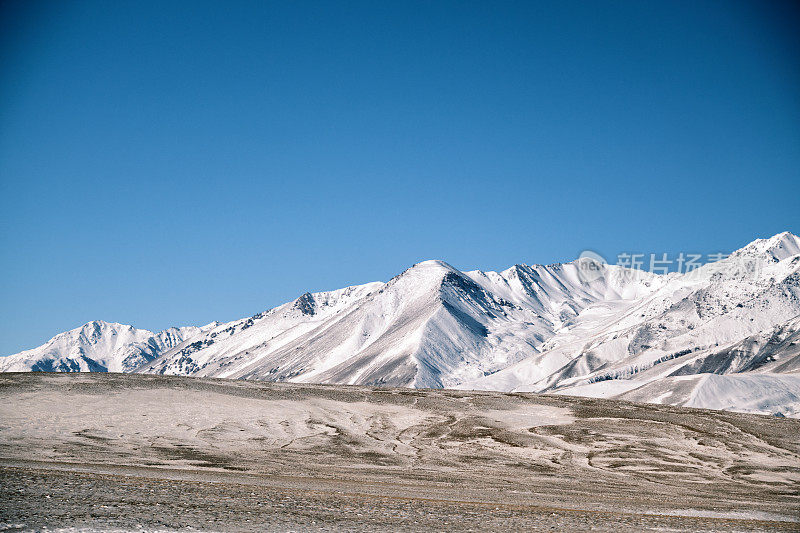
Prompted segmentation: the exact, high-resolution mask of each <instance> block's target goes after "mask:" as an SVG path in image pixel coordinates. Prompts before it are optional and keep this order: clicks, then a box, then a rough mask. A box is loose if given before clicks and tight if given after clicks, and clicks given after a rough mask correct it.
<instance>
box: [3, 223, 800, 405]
mask: <svg viewBox="0 0 800 533" xmlns="http://www.w3.org/2000/svg"><path fill="white" fill-rule="evenodd" d="M754 265H755V266H756V268H751V267H753V266H754ZM579 270H580V264H579V263H577V262H573V263H566V264H555V265H547V266H543V265H533V266H528V265H516V266H514V267H512V268H510V269H508V270H505V271H503V272H481V271H473V272H461V271H459V270H457V269H455V268H453V267H452V266H450V265H448V264H447V263H444V262H442V261H425V262H423V263H419V264H417V265H414V266H413V267H411V268H409V269H408V270H406V271H405V272H403V273H401V274H400V275H398V276H396V277H395V278H393V279H391V280H390V281H389V282H387V283H380V282H376V283H369V284H366V285H360V286H355V287H347V288H345V289H340V290H336V291H330V292H322V293H314V294H309V293H306V294H304V295H302V296H300V297H299V298H298V299H297V300H295V301H293V302H289V303H286V304H284V305H281V306H279V307H276V308H274V309H271V310H268V311H265V312H263V313H259V314H258V315H255V316H253V317H249V318H244V319H241V320H237V321H234V322H230V323H226V324H211V325H209V326H206V327H203V328H181V329H179V330H177V329H173V330H167V331H165V332H161V333H158V334H153V333H151V332H148V331H143V330H135V329H133V328H131V327H130V326H121V325H119V324H105V323H102V322H97V323H90V324H87V325H86V326H84V327H83V328H78V329H76V330H73V331H70V332H67V333H63V334H61V335H59V336H57V337H55V338H54V339H52V340H51V341H50V342H49V343H47V344H46V345H44V346H42V347H40V348H37V349H34V350H30V351H27V352H22V353H20V354H17V355H14V356H10V357H8V358H7V359H0V370H4V371H14V370H46V371H52V370H54V371H87V370H88V371H105V370H109V371H123V372H129V371H136V372H143V373H159V374H178V375H198V376H214V377H228V378H247V379H259V380H269V381H292V382H307V383H311V382H314V383H317V382H319V383H340V384H366V385H395V386H407V387H418V388H422V387H434V388H438V387H457V388H466V389H487V390H504V391H533V392H548V393H562V394H576V395H587V396H602V397H621V398H626V399H631V400H638V401H650V402H662V403H670V404H677V405H687V406H698V407H703V406H706V407H713V408H723V409H738V410H746V411H752V412H761V413H781V414H784V415H786V416H798V415H800V357H798V355H799V354H800V349H798V344H797V343H798V340H799V339H798V337H800V333H798V330H799V329H800V318H798V317H800V273H798V271H799V270H800V239H798V237H796V236H795V235H792V234H790V233H782V234H779V235H776V236H774V237H772V238H770V239H760V240H757V241H754V242H753V243H751V244H749V245H747V246H745V247H744V248H742V249H741V250H738V251H737V252H734V253H733V254H732V255H731V257H729V258H728V259H725V260H723V261H719V262H717V263H712V264H708V265H706V266H704V267H701V268H700V269H698V270H695V271H693V272H691V273H688V274H677V273H673V274H667V275H656V274H650V273H646V272H641V271H632V270H628V269H624V268H621V267H618V266H607V265H603V266H600V267H599V270H598V271H597V272H596V275H594V276H591V278H587V277H586V276H580V275H579ZM587 279H589V280H588V281H587Z"/></svg>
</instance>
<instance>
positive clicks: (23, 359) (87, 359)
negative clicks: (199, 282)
mask: <svg viewBox="0 0 800 533" xmlns="http://www.w3.org/2000/svg"><path fill="white" fill-rule="evenodd" d="M200 331H201V328H197V327H183V328H169V329H166V330H164V331H160V332H158V333H153V332H151V331H147V330H144V329H136V328H134V327H132V326H126V325H123V324H117V323H109V322H103V321H100V320H98V321H94V322H89V323H87V324H84V325H83V326H81V327H79V328H75V329H73V330H70V331H67V332H64V333H60V334H58V335H56V336H55V337H53V338H52V339H50V340H49V341H47V342H46V343H45V344H43V345H42V346H39V347H38V348H34V349H32V350H26V351H24V352H20V353H18V354H15V355H10V356H8V357H3V358H0V372H28V371H40V372H130V371H132V370H134V369H135V368H136V367H138V366H140V365H142V364H144V363H146V362H148V361H151V360H153V359H155V358H156V357H157V356H158V355H159V354H160V353H161V352H162V351H163V350H165V349H167V348H172V347H173V346H176V345H177V344H179V343H181V342H183V340H184V339H187V338H189V337H191V336H192V335H195V334H197V333H199V332H200Z"/></svg>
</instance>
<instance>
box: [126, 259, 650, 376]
mask: <svg viewBox="0 0 800 533" xmlns="http://www.w3.org/2000/svg"><path fill="white" fill-rule="evenodd" d="M608 269H609V272H610V274H609V276H607V277H605V278H603V279H601V280H598V281H596V282H593V283H590V284H585V283H582V282H581V280H580V278H579V276H578V272H577V268H576V266H575V265H573V264H566V265H550V266H534V267H529V266H526V265H518V266H515V267H512V268H511V269H509V270H507V271H505V272H502V273H496V272H488V273H485V272H480V271H476V272H469V273H463V272H460V271H458V270H456V269H455V268H453V267H452V266H450V265H448V264H447V263H444V262H442V261H425V262H422V263H419V264H416V265H414V266H413V267H411V268H409V269H408V270H406V271H405V272H403V273H402V274H400V275H398V276H396V277H395V278H393V279H392V280H390V281H389V282H388V283H385V284H383V283H374V284H369V285H363V286H360V287H350V288H348V289H343V291H344V292H342V291H334V292H331V293H318V294H313V295H312V294H306V295H303V296H302V297H300V298H299V299H298V300H296V301H295V302H293V303H289V304H285V305H283V306H281V307H278V308H276V309H274V310H272V311H268V312H266V313H263V314H261V315H258V316H257V317H253V318H252V319H248V323H249V324H250V327H251V329H250V330H249V331H248V332H247V333H244V332H243V331H242V322H241V321H239V322H235V323H231V324H224V325H222V326H219V327H218V328H217V329H215V330H214V331H211V332H208V333H207V334H205V336H204V337H202V338H201V337H198V338H195V339H193V340H192V342H191V343H190V344H188V345H181V346H178V347H176V348H174V349H173V350H168V351H167V352H165V353H164V355H163V356H161V357H160V358H159V359H158V360H156V361H153V362H152V363H151V364H149V365H145V366H144V367H142V368H141V369H139V371H141V372H148V373H164V374H192V375H202V376H218V377H236V378H248V379H269V380H277V381H294V382H321V383H347V384H372V385H397V386H411V387H449V386H454V385H457V384H459V383H461V382H463V381H465V380H468V379H476V378H478V377H480V376H483V375H485V374H489V373H492V372H496V371H498V370H500V369H502V368H505V367H506V366H508V365H510V364H513V363H515V362H517V361H519V360H521V359H523V358H524V357H526V356H528V355H530V354H532V353H538V352H539V350H540V347H541V346H542V345H543V344H544V343H545V341H546V340H547V339H548V338H550V337H552V335H553V334H554V333H555V332H556V331H558V330H562V329H565V328H568V327H569V325H570V324H571V321H572V320H574V318H575V317H576V316H577V314H578V313H579V312H580V311H581V310H582V309H584V308H585V307H586V306H587V305H589V304H591V303H593V302H596V301H598V300H601V299H604V298H609V297H614V298H615V299H620V300H623V301H624V299H625V298H628V299H630V298H634V297H636V296H638V295H640V294H641V293H646V292H648V291H650V290H652V288H651V286H652V285H653V281H651V280H646V281H644V282H642V281H640V280H634V281H633V282H632V283H628V282H626V280H625V279H624V278H623V277H622V276H619V275H618V274H619V272H620V269H618V268H617V267H608ZM612 274H613V275H612ZM653 279H654V280H655V278H653ZM318 302H327V305H319V303H318ZM245 325H247V323H246V324H245Z"/></svg>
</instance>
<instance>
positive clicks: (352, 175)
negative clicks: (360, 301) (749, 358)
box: [0, 0, 800, 354]
mask: <svg viewBox="0 0 800 533" xmlns="http://www.w3.org/2000/svg"><path fill="white" fill-rule="evenodd" d="M798 5H800V4H797V3H788V2H787V3H781V2H761V1H757V2H749V3H747V2H744V3H743V2H736V1H727V0H726V1H720V2H658V3H656V2H645V1H638V0H637V1H632V2H622V1H615V2H578V3H571V2H561V1H559V2H550V3H531V2H521V3H508V2H501V3H499V4H498V3H495V2H483V3H470V2H454V3H448V2H423V3H415V2H405V1H404V2H395V3H393V5H390V4H389V3H388V2H364V3H358V2H338V3H333V2H331V3H327V2H326V3H316V2H280V3H278V2H275V3H268V2H263V1H258V2H252V3H248V2H222V1H220V2H200V1H191V2H177V1H167V2H162V1H159V2H147V1H137V2H121V1H120V2H116V1H115V2H106V1H102V2H72V1H62V2H35V1H34V2H30V1H24V2H18V3H15V2H3V4H2V12H0V187H1V189H0V210H1V211H0V239H2V240H1V241H0V245H1V249H2V257H1V260H2V265H3V266H2V276H1V277H0V291H1V293H2V301H1V302H0V313H2V321H0V354H8V353H12V352H16V351H18V350H21V349H25V348H31V347H33V346H36V345H38V344H41V343H42V342H44V341H46V340H47V339H48V338H49V337H51V336H52V335H54V334H56V333H58V332H60V331H63V330H66V329H70V328H73V327H76V326H78V325H80V324H82V323H84V322H87V321H89V320H93V319H103V320H107V321H117V322H123V323H130V324H133V325H135V326H137V327H143V328H148V329H154V330H157V329H161V328H164V327H167V326H171V325H186V324H203V323H207V322H210V321H212V320H222V321H226V320H232V319H235V318H239V317H242V316H247V315H251V314H254V313H256V312H259V311H262V310H264V309H267V308H269V307H272V306H274V305H277V304H280V303H282V302H284V301H287V300H290V299H292V298H294V297H296V296H298V295H299V294H301V293H302V292H304V291H306V290H309V291H318V290H326V289H334V288H339V287H342V286H346V285H350V284H357V283H364V282H367V281H373V280H386V279H388V278H390V277H391V276H393V275H395V274H397V273H399V272H400V271H402V270H403V269H404V268H406V267H408V266H409V265H411V264H413V263H415V262H417V261H420V260H423V259H430V258H440V259H444V260H446V261H448V262H450V263H451V264H453V265H455V266H456V267H458V268H462V269H474V268H481V269H484V270H496V269H503V268H506V267H508V266H510V265H512V264H514V263H519V262H526V263H550V262H556V261H567V260H572V259H574V258H575V257H576V256H577V254H578V253H579V252H580V251H581V250H583V249H586V248H590V249H593V250H597V251H599V252H601V253H602V254H604V255H606V256H614V255H615V254H617V253H618V252H620V251H642V252H651V251H653V252H677V251H699V252H712V251H718V250H732V249H735V248H737V247H740V246H741V245H743V244H745V243H747V242H749V241H750V240H752V239H754V238H756V237H764V236H769V235H772V234H775V233H778V232H780V231H784V230H790V231H793V232H795V233H797V232H798V231H800V216H799V215H798V213H799V210H798V199H800V30H799V29H798V22H799V20H800V17H799V16H798Z"/></svg>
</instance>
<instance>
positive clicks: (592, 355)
mask: <svg viewBox="0 0 800 533" xmlns="http://www.w3.org/2000/svg"><path fill="white" fill-rule="evenodd" d="M798 249H800V239H798V238H797V237H795V236H794V235H792V234H789V233H783V234H780V235H776V236H775V237H773V238H771V239H762V240H758V241H755V242H753V243H751V244H750V245H748V246H746V247H744V248H742V249H741V250H738V251H737V252H735V253H733V254H731V256H730V257H729V258H727V259H725V260H723V261H719V262H717V263H711V264H708V265H705V266H703V267H701V268H700V269H697V270H695V271H693V272H691V273H688V274H683V275H681V274H669V275H666V276H661V282H660V286H659V287H657V288H656V290H654V291H652V292H651V293H650V294H647V295H645V296H644V297H643V298H641V299H638V300H637V301H636V302H635V303H634V304H633V305H628V306H627V307H624V308H622V307H620V308H618V309H616V310H611V311H610V313H609V314H610V317H611V320H610V321H608V322H604V321H603V320H602V317H603V316H604V313H605V312H606V311H608V309H609V307H608V306H609V305H616V303H615V302H613V301H603V302H598V303H596V304H594V305H592V306H589V307H587V308H586V309H585V310H584V311H583V312H582V313H581V314H580V315H579V316H578V317H576V319H575V321H574V325H573V327H572V328H571V329H570V330H568V331H567V332H566V335H565V334H561V333H557V334H556V335H554V336H553V338H551V339H550V341H549V342H548V344H547V346H546V351H545V352H543V353H541V354H537V355H534V356H531V357H529V358H527V359H525V360H523V361H521V362H519V363H517V364H516V365H513V366H511V367H509V368H507V369H504V370H502V371H501V372H498V373H496V374H494V375H492V376H487V377H485V378H482V379H478V380H476V381H474V382H470V383H465V384H462V385H461V387H463V388H478V389H490V390H497V389H500V390H514V391H535V392H554V391H559V392H564V393H570V394H579V395H601V396H615V397H616V396H618V395H619V394H621V393H624V392H625V391H627V390H630V389H633V388H636V387H639V386H641V385H643V384H644V383H645V382H647V381H648V380H652V381H654V380H658V379H662V378H664V377H667V376H669V375H673V374H675V375H680V374H695V373H699V372H715V373H732V372H746V371H756V370H757V369H758V366H759V365H761V366H764V365H767V366H766V367H764V368H775V369H778V368H779V369H780V370H778V371H779V372H794V371H797V367H798V363H797V361H796V359H795V357H796V349H795V348H794V347H796V344H792V343H794V342H795V341H794V340H786V339H787V338H790V337H791V338H792V339H793V338H794V335H795V332H796V331H797V327H798V321H797V317H798V315H800V273H799V272H800V255H797V252H798ZM598 317H600V319H598ZM780 339H783V340H780ZM726 347H727V348H726ZM745 354H748V355H747V356H746V357H745ZM792 354H795V355H792ZM770 357H777V358H778V359H781V362H780V363H775V364H772V363H771V362H770ZM560 363H563V364H561V366H559V367H558V368H553V367H554V366H558V365H559V364H560ZM609 380H615V381H616V382H615V383H613V384H610V383H606V384H603V385H600V384H599V383H601V382H606V381H609Z"/></svg>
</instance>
